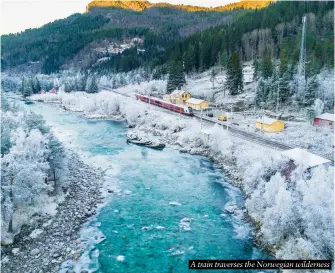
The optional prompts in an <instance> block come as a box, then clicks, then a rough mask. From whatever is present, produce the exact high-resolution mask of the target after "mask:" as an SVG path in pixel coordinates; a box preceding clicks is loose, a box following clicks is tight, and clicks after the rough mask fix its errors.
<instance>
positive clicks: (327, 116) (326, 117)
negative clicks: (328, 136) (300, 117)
mask: <svg viewBox="0 0 335 273" xmlns="http://www.w3.org/2000/svg"><path fill="white" fill-rule="evenodd" d="M315 118H318V119H324V120H329V121H335V115H334V114H331V113H324V114H322V115H319V116H316V117H315Z"/></svg>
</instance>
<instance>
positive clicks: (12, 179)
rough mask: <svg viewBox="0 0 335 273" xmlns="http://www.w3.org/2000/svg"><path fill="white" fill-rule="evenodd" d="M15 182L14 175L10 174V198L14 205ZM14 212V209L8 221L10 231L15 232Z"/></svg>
mask: <svg viewBox="0 0 335 273" xmlns="http://www.w3.org/2000/svg"><path fill="white" fill-rule="evenodd" d="M13 184H14V177H13V175H11V176H10V191H9V199H10V202H11V204H12V207H13V206H14V204H13ZM13 214H14V210H13V211H12V215H11V216H10V220H9V223H8V232H9V233H12V232H13Z"/></svg>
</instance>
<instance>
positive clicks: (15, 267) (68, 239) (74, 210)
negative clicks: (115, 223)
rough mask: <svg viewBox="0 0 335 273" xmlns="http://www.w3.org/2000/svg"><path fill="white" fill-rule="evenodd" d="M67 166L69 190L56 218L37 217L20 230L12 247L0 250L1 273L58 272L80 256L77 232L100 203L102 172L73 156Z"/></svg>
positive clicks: (70, 156)
mask: <svg viewBox="0 0 335 273" xmlns="http://www.w3.org/2000/svg"><path fill="white" fill-rule="evenodd" d="M68 162H69V164H70V166H69V171H68V179H69V184H68V185H69V187H68V189H67V194H66V197H65V200H64V201H63V202H62V203H61V204H59V206H58V208H57V214H56V215H55V216H54V217H51V216H49V217H46V216H40V217H39V218H38V217H37V220H36V221H35V222H34V224H33V225H32V226H29V227H27V226H25V227H23V228H22V231H21V233H20V234H18V235H17V236H16V237H15V239H14V243H13V244H12V245H9V246H3V247H2V249H1V254H2V260H1V264H2V266H1V267H2V268H1V269H2V272H3V273H23V272H25V273H37V272H38V273H51V272H58V271H59V267H60V265H61V263H63V262H64V261H66V260H69V259H74V260H76V259H78V257H79V256H80V252H81V242H80V234H79V230H80V228H81V227H82V225H83V223H85V222H87V220H88V218H89V217H91V216H93V215H94V214H95V213H96V210H97V207H98V204H99V203H102V202H103V197H102V196H101V192H100V188H101V186H102V182H103V172H102V170H100V169H94V168H92V167H91V166H88V165H86V164H84V163H83V162H82V161H81V160H80V159H79V157H78V155H76V154H75V153H73V152H70V154H69V160H68ZM69 273H70V272H69Z"/></svg>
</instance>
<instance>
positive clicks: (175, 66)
mask: <svg viewBox="0 0 335 273" xmlns="http://www.w3.org/2000/svg"><path fill="white" fill-rule="evenodd" d="M185 83H186V80H185V74H184V71H183V65H182V62H181V61H180V60H177V59H175V60H174V61H173V62H172V64H171V65H170V69H169V78H168V82H167V87H166V90H167V92H168V93H171V92H172V91H173V90H175V89H180V88H181V87H182V86H183V85H184V84H185Z"/></svg>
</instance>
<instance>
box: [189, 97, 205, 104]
mask: <svg viewBox="0 0 335 273" xmlns="http://www.w3.org/2000/svg"><path fill="white" fill-rule="evenodd" d="M186 102H187V103H192V104H200V103H202V102H204V100H199V99H194V98H191V99H188V100H187V101H186Z"/></svg>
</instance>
